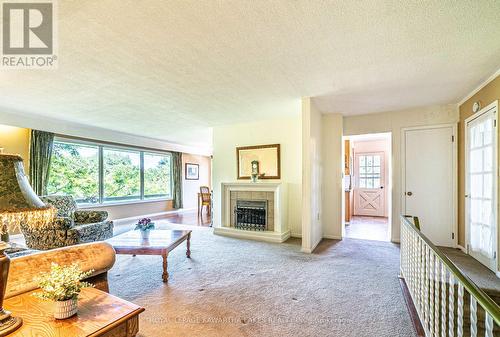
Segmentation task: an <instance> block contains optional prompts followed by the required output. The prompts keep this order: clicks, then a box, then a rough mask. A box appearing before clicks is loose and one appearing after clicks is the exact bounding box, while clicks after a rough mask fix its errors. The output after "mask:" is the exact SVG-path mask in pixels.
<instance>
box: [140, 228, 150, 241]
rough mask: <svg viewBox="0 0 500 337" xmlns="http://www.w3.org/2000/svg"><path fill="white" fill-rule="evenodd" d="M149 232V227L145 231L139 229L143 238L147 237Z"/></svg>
mask: <svg viewBox="0 0 500 337" xmlns="http://www.w3.org/2000/svg"><path fill="white" fill-rule="evenodd" d="M149 232H151V231H150V230H149V229H148V230H145V231H141V236H142V239H143V240H147V239H149Z"/></svg>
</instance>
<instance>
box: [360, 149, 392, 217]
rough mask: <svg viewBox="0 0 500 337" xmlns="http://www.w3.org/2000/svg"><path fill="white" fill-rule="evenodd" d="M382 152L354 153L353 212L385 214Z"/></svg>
mask: <svg viewBox="0 0 500 337" xmlns="http://www.w3.org/2000/svg"><path fill="white" fill-rule="evenodd" d="M384 156H385V154H384V152H374V153H356V154H355V156H354V158H355V172H354V174H355V187H354V214H355V215H370V216H384V215H385V191H384V187H385V179H384V177H385V173H384Z"/></svg>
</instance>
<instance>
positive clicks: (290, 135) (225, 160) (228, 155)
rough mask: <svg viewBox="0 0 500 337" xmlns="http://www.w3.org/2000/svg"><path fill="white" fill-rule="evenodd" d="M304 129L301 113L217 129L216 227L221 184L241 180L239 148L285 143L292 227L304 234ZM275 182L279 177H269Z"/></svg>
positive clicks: (284, 173)
mask: <svg viewBox="0 0 500 337" xmlns="http://www.w3.org/2000/svg"><path fill="white" fill-rule="evenodd" d="M301 135H302V130H301V120H300V116H296V117H290V118H282V119H275V120H265V121H258V122H253V123H244V124H233V125H226V126H218V127H215V128H214V130H213V160H212V183H213V186H212V187H213V190H214V226H220V225H221V183H223V182H234V181H236V180H237V175H236V174H237V172H236V171H237V162H236V147H239V146H249V145H264V144H281V180H280V181H281V183H282V184H286V185H287V190H288V216H287V218H288V229H290V230H291V232H292V235H294V236H300V235H301V213H302V210H301V208H302V206H301V205H302V197H301V195H302V166H301V163H302V151H301V146H302V136H301ZM266 181H269V182H271V181H275V180H266Z"/></svg>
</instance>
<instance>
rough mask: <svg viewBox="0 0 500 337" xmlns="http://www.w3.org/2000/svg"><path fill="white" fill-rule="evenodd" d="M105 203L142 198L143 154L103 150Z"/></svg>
mask: <svg viewBox="0 0 500 337" xmlns="http://www.w3.org/2000/svg"><path fill="white" fill-rule="evenodd" d="M102 157H103V165H104V193H103V195H104V202H109V201H122V200H138V199H140V198H141V154H140V152H138V151H123V150H114V149H107V148H104V149H103V155H102Z"/></svg>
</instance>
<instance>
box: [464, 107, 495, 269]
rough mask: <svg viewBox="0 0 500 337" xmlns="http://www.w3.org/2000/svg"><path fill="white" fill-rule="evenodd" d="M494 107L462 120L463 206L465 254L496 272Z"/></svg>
mask: <svg viewBox="0 0 500 337" xmlns="http://www.w3.org/2000/svg"><path fill="white" fill-rule="evenodd" d="M495 119H496V107H493V108H491V109H489V110H486V111H484V112H483V111H481V112H479V113H478V114H477V115H474V116H472V117H471V118H469V119H467V121H466V132H467V136H466V145H465V146H466V147H465V148H466V181H465V184H466V187H465V193H466V206H465V217H466V218H465V219H466V227H467V233H468V235H467V249H468V253H469V254H470V255H471V256H472V257H474V258H475V259H476V260H478V261H479V262H481V263H482V264H484V265H485V266H487V267H488V268H490V269H491V270H493V271H496V246H497V226H496V219H497V207H496V200H497V197H496V193H497V192H496V191H497V188H496V186H497V179H496V172H497V162H496V161H497V159H496V153H497V141H496V139H497V137H496V133H497V131H496V122H495Z"/></svg>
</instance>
